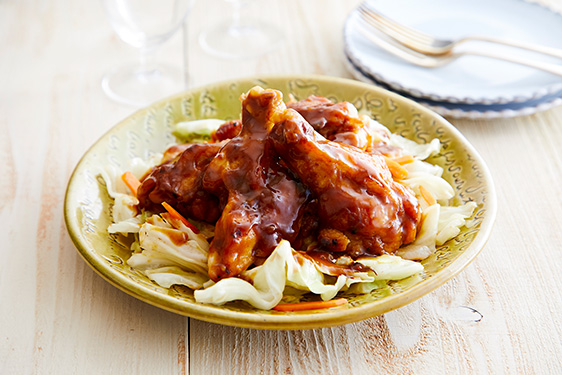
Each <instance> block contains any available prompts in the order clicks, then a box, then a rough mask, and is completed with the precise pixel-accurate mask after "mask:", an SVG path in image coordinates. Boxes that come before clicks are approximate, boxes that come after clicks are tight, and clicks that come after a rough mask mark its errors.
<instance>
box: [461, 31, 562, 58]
mask: <svg viewBox="0 0 562 375" xmlns="http://www.w3.org/2000/svg"><path fill="white" fill-rule="evenodd" d="M468 41H479V42H487V43H494V44H502V45H505V46H510V47H515V48H519V49H524V50H527V51H532V52H537V53H542V54H543V55H548V56H552V57H557V58H559V59H562V50H561V49H559V48H553V47H547V46H543V45H540V44H533V43H526V42H518V41H515V40H512V39H506V38H492V37H487V36H481V35H473V36H467V37H465V38H463V39H461V40H460V41H459V43H464V42H468Z"/></svg>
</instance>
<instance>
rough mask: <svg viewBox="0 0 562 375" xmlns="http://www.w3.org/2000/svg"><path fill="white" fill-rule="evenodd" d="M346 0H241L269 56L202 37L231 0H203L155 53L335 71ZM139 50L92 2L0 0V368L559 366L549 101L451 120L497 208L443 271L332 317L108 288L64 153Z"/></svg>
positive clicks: (231, 65)
mask: <svg viewBox="0 0 562 375" xmlns="http://www.w3.org/2000/svg"><path fill="white" fill-rule="evenodd" d="M357 4H358V1H356V0H355V1H343V0H300V1H299V0H284V1H281V0H276V1H274V0H262V1H256V2H253V3H251V4H250V5H249V8H248V9H247V12H248V13H250V14H253V15H259V16H260V17H262V18H263V19H265V20H268V22H271V23H273V24H276V25H279V26H281V27H282V28H283V30H284V32H285V35H286V39H285V41H284V43H283V44H282V45H281V46H280V47H279V48H278V50H276V51H274V52H272V53H270V54H267V55H265V56H262V57H259V58H255V59H248V60H243V61H227V60H220V59H217V58H213V57H212V56H209V55H208V54H206V53H205V52H204V51H202V49H201V48H200V46H199V44H198V43H197V36H198V34H199V32H200V31H201V30H202V29H203V28H205V27H208V26H209V25H212V24H214V23H216V22H219V21H220V20H222V19H224V18H225V17H227V16H228V14H229V9H228V4H227V3H225V2H224V1H218V0H216V1H201V0H200V1H197V2H196V5H195V6H194V8H193V10H192V12H191V15H190V17H189V23H188V27H187V33H186V34H187V35H188V40H187V41H185V42H184V40H183V39H182V33H178V34H177V35H175V36H174V37H173V38H172V39H171V40H170V41H168V42H167V43H165V45H164V46H163V47H162V48H161V54H160V57H161V59H162V60H164V61H168V62H171V63H175V64H177V65H181V64H185V65H187V66H188V67H189V72H190V79H189V82H190V84H191V85H194V86H198V85H202V84H206V83H211V82H215V81H220V80H225V79H230V78H236V77H246V76H251V75H256V74H269V73H270V74H278V73H299V74H307V73H313V74H325V75H332V76H341V77H348V78H349V77H350V74H349V73H348V72H347V70H346V69H345V66H344V64H343V53H342V40H341V30H342V26H343V22H344V21H345V17H346V15H347V14H348V13H349V12H350V11H351V10H352V9H353V8H354V7H355V6H357ZM549 4H550V5H551V6H553V7H555V8H557V9H562V4H561V3H560V2H559V1H553V2H550V3H549ZM184 44H186V45H187V46H188V61H186V62H183V60H182V58H183V47H184ZM135 59H136V51H135V50H134V49H132V48H131V47H128V46H127V45H125V43H123V42H121V41H120V40H119V39H118V38H117V37H116V35H115V34H114V32H113V31H112V29H111V27H110V25H109V23H108V22H107V20H106V19H105V17H104V14H103V11H102V8H101V4H100V3H99V2H97V1H85V0H80V1H62V0H45V1H30V0H28V1H23V0H22V1H15V0H3V1H0V172H1V173H0V220H1V223H2V230H1V231H0V243H1V244H2V245H1V247H0V374H193V375H199V374H323V375H328V374H504V373H505V374H560V373H562V361H561V360H560V358H562V340H561V336H562V323H561V321H562V320H561V319H560V318H561V316H562V313H561V311H562V292H561V289H562V281H561V280H562V234H561V233H562V229H561V225H562V193H561V186H562V146H561V145H562V108H561V107H558V108H554V109H551V110H548V111H546V112H542V113H538V114H535V115H531V116H525V117H518V118H509V119H497V120H454V119H451V122H452V123H453V124H454V125H455V126H456V127H457V128H458V129H459V130H460V131H461V132H462V133H463V134H464V135H465V136H466V137H467V138H468V140H469V141H470V142H472V144H473V145H474V146H475V147H476V149H477V150H478V151H479V152H480V153H481V155H482V156H483V158H484V159H485V160H486V161H487V163H488V166H489V168H490V170H491V172H492V175H493V177H494V180H495V183H496V189H497V193H498V197H499V210H498V217H497V221H496V224H495V227H494V230H493V233H492V236H491V238H490V240H489V242H488V244H487V246H486V248H485V249H484V251H483V252H482V253H481V255H479V256H478V258H477V259H476V260H475V261H474V262H473V263H472V264H471V265H470V266H469V267H468V268H467V269H466V270H464V271H463V272H462V273H461V274H460V275H458V276H457V277H455V278H454V279H453V280H451V281H450V282H448V283H446V284H445V285H444V286H443V287H440V288H438V289H437V290H436V291H434V292H432V293H430V294H428V295H427V296H425V297H423V298H421V299H420V300H418V301H415V302H413V303H411V304H409V305H407V306H405V307H403V308H401V309H398V310H396V311H393V312H390V313H387V314H385V315H384V316H379V317H375V318H372V319H369V320H366V321H363V322H359V323H355V324H348V325H344V326H339V327H335V328H326V329H317V330H306V331H261V330H252V329H242V328H231V327H226V326H220V325H215V324H210V323H205V322H202V321H198V320H194V319H188V318H185V317H182V316H179V315H175V314H172V313H169V312H166V311H163V310H160V309H158V308H155V307H152V306H150V305H148V304H146V303H143V302H141V301H138V300H136V299H134V298H133V297H130V296H128V295H126V294H125V293H123V292H121V291H119V290H118V289H116V288H115V287H113V286H111V285H110V284H108V283H107V282H106V281H104V280H103V279H102V278H101V277H99V276H98V275H97V274H95V273H94V271H92V269H90V268H89V267H88V265H87V264H86V263H85V262H84V261H83V260H82V259H81V258H80V256H79V255H78V252H77V251H76V250H75V248H74V246H73V244H72V242H71V240H70V238H69V236H68V234H67V231H66V228H65V224H64V218H63V200H64V193H65V188H66V184H67V182H68V179H69V177H70V174H71V173H72V170H73V168H74V166H75V165H76V163H77V162H78V160H79V159H80V157H81V155H82V154H83V153H84V152H85V151H86V150H87V148H88V147H89V146H90V145H91V144H92V143H93V142H94V141H95V140H96V139H97V138H99V137H100V136H101V135H102V134H103V133H104V132H105V131H107V130H108V129H109V128H110V127H111V126H112V125H113V124H115V123H117V122H118V121H119V120H121V119H122V118H124V117H125V116H127V115H129V114H130V113H132V112H133V111H134V108H131V107H127V106H124V105H121V104H117V103H114V102H112V101H111V100H109V99H108V98H107V97H106V96H105V95H104V94H103V92H102V91H101V88H100V79H101V76H102V75H103V73H104V72H105V71H107V70H108V69H109V68H111V67H114V66H117V65H119V64H121V63H123V62H126V61H133V60H135Z"/></svg>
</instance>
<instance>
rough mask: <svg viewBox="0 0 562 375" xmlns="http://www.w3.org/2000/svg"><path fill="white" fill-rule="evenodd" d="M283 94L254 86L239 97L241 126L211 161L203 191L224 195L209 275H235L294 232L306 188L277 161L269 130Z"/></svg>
mask: <svg viewBox="0 0 562 375" xmlns="http://www.w3.org/2000/svg"><path fill="white" fill-rule="evenodd" d="M284 111H285V104H284V103H283V101H282V96H281V93H280V92H278V91H275V90H263V89H261V88H254V89H252V90H250V91H249V92H248V93H247V94H246V95H245V96H243V98H242V129H241V131H240V134H239V135H238V136H236V137H234V138H232V139H231V140H229V141H228V143H226V144H225V146H224V147H223V148H222V149H221V150H220V152H219V153H218V154H217V155H216V157H215V158H214V159H213V160H212V162H211V163H210V164H209V167H208V168H207V170H206V172H205V176H204V178H203V186H204V188H205V189H206V190H207V191H210V192H212V193H213V194H215V195H217V196H219V197H221V200H224V202H223V203H224V209H223V211H222V215H221V217H220V218H219V220H218V221H217V223H216V226H215V237H214V239H213V241H212V242H211V246H210V249H209V260H208V265H209V277H210V278H211V279H213V280H215V281H217V280H220V279H222V278H225V277H233V276H238V275H239V274H240V273H241V272H243V271H245V270H246V269H247V268H248V267H249V266H250V265H252V264H254V263H255V262H256V261H259V260H260V259H261V260H263V259H265V258H266V257H267V256H269V254H271V252H272V251H273V250H274V249H275V247H276V246H277V245H278V244H279V242H280V241H281V240H282V239H286V240H288V241H292V240H293V239H294V238H295V237H296V236H297V233H298V226H299V220H300V217H301V216H302V214H301V211H302V207H303V205H304V203H305V201H306V200H307V196H308V193H307V190H306V189H305V188H304V187H303V186H302V184H300V183H299V182H297V181H295V180H294V178H292V177H291V174H290V172H289V171H288V170H287V169H286V168H285V167H284V166H283V164H282V163H279V157H278V156H277V155H276V153H275V150H274V149H273V147H272V144H271V141H270V140H269V136H268V134H269V131H270V129H271V128H272V127H273V126H274V124H275V123H277V122H278V121H279V116H280V115H281V114H282V113H284Z"/></svg>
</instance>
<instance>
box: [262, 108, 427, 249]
mask: <svg viewBox="0 0 562 375" xmlns="http://www.w3.org/2000/svg"><path fill="white" fill-rule="evenodd" d="M284 117H285V118H284V119H283V121H280V122H279V123H277V124H276V125H275V127H274V128H273V129H272V131H271V133H270V137H271V139H272V140H273V145H274V148H275V151H276V152H277V153H278V154H279V155H281V158H282V160H283V161H284V162H285V163H286V165H287V166H288V167H289V169H291V170H292V171H293V172H294V173H295V174H296V175H297V176H298V178H299V179H300V181H301V182H302V183H303V184H304V185H305V186H306V187H307V188H308V189H310V191H311V192H312V194H313V195H314V196H315V197H316V198H317V201H318V203H317V205H318V206H317V207H318V217H319V221H320V226H321V228H323V229H333V230H335V231H324V232H323V235H322V236H323V238H324V240H325V238H326V236H328V238H330V236H332V237H333V238H334V239H335V240H337V241H339V242H338V243H340V244H341V243H346V244H347V242H346V241H345V240H343V239H342V238H341V236H340V235H339V234H337V231H339V232H341V233H343V234H344V235H345V236H346V237H348V238H349V240H350V242H349V243H348V244H347V246H346V249H345V251H346V253H348V254H349V255H350V256H352V257H353V258H357V257H359V256H361V255H380V254H384V253H392V252H394V251H396V250H397V249H398V248H399V247H400V246H401V245H402V244H406V243H409V242H412V241H413V240H414V239H415V236H416V230H417V226H418V223H419V222H420V217H421V211H420V208H419V205H418V201H417V199H416V198H415V196H414V194H413V193H412V192H411V191H410V190H408V189H407V188H406V187H404V186H403V185H401V184H399V183H397V182H395V181H394V180H393V179H392V176H391V173H390V171H389V170H388V167H387V165H386V162H385V160H384V158H383V157H382V156H379V155H370V154H367V153H365V152H363V151H361V150H359V149H358V148H356V147H352V146H348V145H346V144H341V143H337V142H333V141H329V140H327V139H326V138H324V137H323V136H322V135H320V134H319V133H317V132H315V131H314V129H313V128H312V126H311V125H310V124H308V122H307V121H306V120H305V119H304V118H303V117H302V116H301V115H299V114H298V113H297V112H296V111H293V110H288V111H286V112H285V114H284ZM335 234H337V235H335ZM340 246H342V245H340ZM341 250H342V249H338V251H341Z"/></svg>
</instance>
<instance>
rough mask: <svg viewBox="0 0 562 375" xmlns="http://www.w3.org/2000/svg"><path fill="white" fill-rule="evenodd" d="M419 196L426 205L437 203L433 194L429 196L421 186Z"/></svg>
mask: <svg viewBox="0 0 562 375" xmlns="http://www.w3.org/2000/svg"><path fill="white" fill-rule="evenodd" d="M420 194H421V196H422V198H423V199H424V200H425V201H426V202H427V204H428V205H430V206H433V205H434V204H436V203H437V201H436V200H435V198H434V197H433V194H431V193H430V192H429V191H428V190H427V189H426V188H424V187H423V186H422V185H420Z"/></svg>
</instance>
